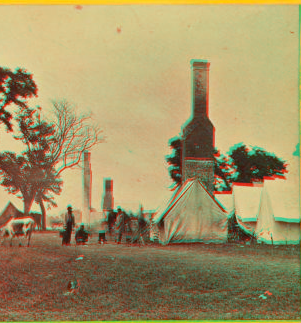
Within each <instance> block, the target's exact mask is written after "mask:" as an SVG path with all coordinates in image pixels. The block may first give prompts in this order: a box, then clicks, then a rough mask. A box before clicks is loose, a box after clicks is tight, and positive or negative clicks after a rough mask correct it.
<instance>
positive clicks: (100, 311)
mask: <svg viewBox="0 0 301 323" xmlns="http://www.w3.org/2000/svg"><path fill="white" fill-rule="evenodd" d="M60 244H61V240H60V239H59V237H58V234H57V233H36V234H34V235H33V239H32V246H31V247H29V248H26V247H21V248H19V247H18V246H17V243H16V242H15V245H14V246H13V247H12V248H10V247H8V246H2V247H0V256H1V262H0V288H1V294H0V321H43V320H47V321H51V320H57V321H58V320H62V321H65V320H72V321H76V320H150V319H152V320H158V319H164V320H167V319H168V320H174V319H181V320H183V319H185V320H208V319H220V320H225V319H231V320H235V319H252V320H257V319H265V320H268V319H277V320H280V319H286V320H292V319H300V250H297V248H296V247H295V248H294V249H292V248H291V247H287V248H286V247H281V248H271V246H260V247H258V248H257V249H254V248H253V247H251V246H244V247H242V246H237V245H218V246H215V245H204V244H195V245H172V246H165V247H163V246H155V245H152V246H144V247H138V246H126V245H116V244H114V243H109V244H107V245H104V246H100V245H97V244H96V236H95V237H93V238H92V241H91V244H90V245H88V246H81V247H79V248H78V247H75V246H74V245H73V246H71V247H62V246H61V245H60ZM78 255H84V257H83V260H79V261H75V259H76V257H77V256H78ZM74 279H78V280H79V282H80V290H79V292H78V294H76V295H64V293H65V292H66V290H67V285H68V282H69V281H70V280H74ZM266 291H269V292H270V293H272V295H267V296H266V297H267V298H266V299H262V298H260V297H259V296H260V295H261V294H263V293H264V292H266Z"/></svg>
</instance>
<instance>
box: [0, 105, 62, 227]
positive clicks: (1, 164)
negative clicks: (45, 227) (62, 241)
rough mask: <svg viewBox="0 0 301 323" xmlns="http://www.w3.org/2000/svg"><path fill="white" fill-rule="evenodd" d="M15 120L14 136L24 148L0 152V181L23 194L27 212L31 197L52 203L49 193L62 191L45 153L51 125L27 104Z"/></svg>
mask: <svg viewBox="0 0 301 323" xmlns="http://www.w3.org/2000/svg"><path fill="white" fill-rule="evenodd" d="M16 120H17V123H18V132H17V134H16V135H14V138H15V139H17V140H21V141H22V142H23V143H24V145H25V147H26V149H25V150H24V151H23V152H22V153H21V154H20V155H17V154H16V153H13V152H3V153H1V154H0V174H1V182H0V184H1V185H2V186H4V187H5V189H6V190H7V191H8V192H10V193H12V194H15V195H17V196H18V197H20V198H23V201H24V214H25V215H28V213H29V211H30V208H31V205H32V203H33V201H34V200H36V201H37V202H40V201H41V200H44V201H47V202H48V203H49V204H52V205H55V202H54V200H53V196H52V195H51V193H55V194H59V193H60V192H61V185H62V181H61V180H60V179H59V176H57V174H56V172H55V169H54V167H52V166H51V165H49V163H48V155H47V154H48V152H49V147H50V143H51V141H52V140H53V133H54V129H53V127H52V125H51V124H48V123H47V122H45V121H41V118H40V114H39V112H38V111H36V110H35V109H30V108H27V109H21V110H20V112H19V113H18V115H17V118H16ZM42 213H43V211H42ZM44 223H45V219H44Z"/></svg>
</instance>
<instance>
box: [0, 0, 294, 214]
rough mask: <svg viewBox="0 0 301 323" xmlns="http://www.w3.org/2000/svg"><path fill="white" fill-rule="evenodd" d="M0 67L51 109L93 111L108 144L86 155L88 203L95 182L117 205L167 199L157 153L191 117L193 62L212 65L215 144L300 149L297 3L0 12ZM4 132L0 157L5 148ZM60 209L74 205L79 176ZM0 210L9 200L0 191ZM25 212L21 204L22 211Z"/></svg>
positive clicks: (97, 197)
mask: <svg viewBox="0 0 301 323" xmlns="http://www.w3.org/2000/svg"><path fill="white" fill-rule="evenodd" d="M0 15H1V19H0V31H1V32H0V44H1V47H0V58H1V60H0V62H1V66H6V67H9V68H11V69H14V68H16V67H18V66H20V67H24V68H26V69H27V70H28V71H29V72H31V73H33V75H34V79H35V81H36V83H37V85H38V87H39V97H38V98H37V99H35V100H32V101H31V102H32V104H33V105H35V104H39V105H41V106H42V107H43V109H44V110H50V109H51V102H50V101H51V100H52V99H62V98H65V99H67V100H68V101H70V102H73V103H75V104H76V105H77V106H78V107H79V109H80V110H82V111H83V112H88V111H92V112H93V115H94V118H95V121H97V122H98V123H99V125H100V126H101V127H102V128H103V130H104V133H105V135H106V137H107V142H106V143H104V144H100V145H99V146H98V147H96V148H95V149H94V150H92V153H91V158H92V172H93V184H92V185H93V188H92V206H93V207H94V208H96V209H97V210H100V206H101V198H102V194H103V178H104V177H111V178H112V179H113V181H114V197H115V205H116V206H117V205H121V206H122V207H123V206H124V207H126V208H130V207H131V208H133V210H135V209H136V208H137V207H138V204H139V202H141V203H142V204H143V205H144V207H145V208H146V209H154V208H157V207H158V206H159V205H160V204H161V203H162V201H163V200H164V199H165V198H166V197H167V196H168V195H169V194H170V192H169V189H168V187H169V186H170V184H171V182H170V179H169V175H168V171H167V165H166V163H165V155H166V154H168V153H169V152H170V151H169V148H168V140H169V139H170V138H171V137H174V136H176V135H178V134H179V133H180V132H181V125H182V124H183V123H184V122H185V121H186V120H187V119H188V118H189V116H190V112H191V71H190V60H191V59H207V60H209V61H210V63H211V65H210V74H209V88H210V94H209V116H210V119H211V121H212V123H213V124H214V126H215V130H216V132H215V134H216V147H218V148H219V149H221V151H222V152H224V153H226V152H227V151H228V148H229V147H231V146H232V145H234V144H236V143H239V142H244V143H246V144H249V145H257V146H260V147H263V148H265V149H267V150H268V151H270V152H274V153H275V154H276V155H277V156H279V157H282V158H284V159H285V160H290V159H291V158H292V154H293V152H294V151H295V146H296V144H297V143H298V140H299V139H298V129H299V128H298V127H299V123H298V121H299V103H298V75H299V73H298V58H299V54H298V53H299V46H298V42H299V40H298V38H299V12H298V6H292V5H290V6H281V5H279V6H271V5H270V6H245V5H244V6H237V5H229V6H226V5H215V6H209V5H208V6H202V5H191V6H154V5H151V6H83V7H82V9H76V7H75V6H1V7H0ZM10 136H11V135H6V134H5V131H4V128H3V127H2V130H1V136H0V140H1V150H5V149H9V150H12V147H13V144H14V143H12V142H11V141H10V139H9V138H10ZM63 179H64V180H65V183H64V189H63V193H62V195H61V196H60V197H58V198H57V202H58V204H59V207H58V209H54V210H52V211H51V213H55V212H57V211H58V210H61V209H64V208H65V207H66V205H67V204H68V203H71V204H72V205H74V207H79V208H81V206H82V176H81V171H80V170H72V171H68V172H66V173H65V175H64V176H63ZM0 190H1V191H0V199H1V202H0V208H2V207H3V206H4V205H5V204H6V203H7V201H8V199H11V200H13V201H15V200H14V199H13V198H11V197H10V196H8V195H7V194H6V193H5V192H4V191H3V189H0ZM21 205H22V204H21Z"/></svg>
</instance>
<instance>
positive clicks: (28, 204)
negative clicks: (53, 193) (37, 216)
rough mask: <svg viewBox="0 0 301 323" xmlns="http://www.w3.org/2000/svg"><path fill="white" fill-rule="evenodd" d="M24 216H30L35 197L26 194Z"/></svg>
mask: <svg viewBox="0 0 301 323" xmlns="http://www.w3.org/2000/svg"><path fill="white" fill-rule="evenodd" d="M23 197H24V216H29V212H30V209H31V206H32V203H33V198H31V197H29V196H24V195H23Z"/></svg>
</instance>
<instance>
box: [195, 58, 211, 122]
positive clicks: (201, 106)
mask: <svg viewBox="0 0 301 323" xmlns="http://www.w3.org/2000/svg"><path fill="white" fill-rule="evenodd" d="M209 66H210V63H208V62H207V61H203V60H192V61H191V69H192V91H193V95H192V107H193V118H198V117H202V116H207V117H208V104H209Z"/></svg>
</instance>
